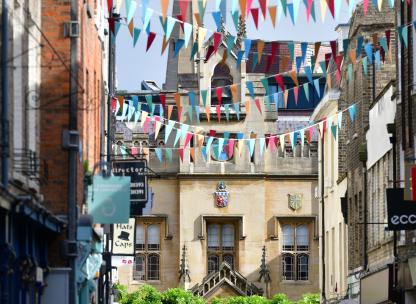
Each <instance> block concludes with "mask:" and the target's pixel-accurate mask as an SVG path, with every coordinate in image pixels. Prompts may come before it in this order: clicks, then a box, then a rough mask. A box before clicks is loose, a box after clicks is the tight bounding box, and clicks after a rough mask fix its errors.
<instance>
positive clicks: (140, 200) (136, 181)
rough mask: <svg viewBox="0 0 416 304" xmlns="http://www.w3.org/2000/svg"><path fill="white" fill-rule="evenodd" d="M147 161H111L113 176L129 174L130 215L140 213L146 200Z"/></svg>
mask: <svg viewBox="0 0 416 304" xmlns="http://www.w3.org/2000/svg"><path fill="white" fill-rule="evenodd" d="M146 168H147V161H146V160H145V159H137V160H117V161H114V162H113V169H112V172H113V174H114V175H115V176H129V177H130V178H131V186H130V204H131V210H130V211H131V213H130V215H131V216H135V215H141V211H142V209H143V207H144V205H145V204H146V202H147V200H148V181H147V176H146Z"/></svg>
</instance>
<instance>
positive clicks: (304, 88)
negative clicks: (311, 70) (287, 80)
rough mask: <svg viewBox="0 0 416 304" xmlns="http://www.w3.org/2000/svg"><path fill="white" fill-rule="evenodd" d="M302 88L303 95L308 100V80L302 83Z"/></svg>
mask: <svg viewBox="0 0 416 304" xmlns="http://www.w3.org/2000/svg"><path fill="white" fill-rule="evenodd" d="M303 90H304V91H305V97H306V99H307V100H308V102H309V83H308V82H306V83H304V84H303Z"/></svg>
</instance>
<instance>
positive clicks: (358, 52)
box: [355, 36, 364, 57]
mask: <svg viewBox="0 0 416 304" xmlns="http://www.w3.org/2000/svg"><path fill="white" fill-rule="evenodd" d="M363 43H364V37H363V36H360V37H358V38H357V48H356V49H355V53H356V57H359V56H360V55H361V49H362V47H363Z"/></svg>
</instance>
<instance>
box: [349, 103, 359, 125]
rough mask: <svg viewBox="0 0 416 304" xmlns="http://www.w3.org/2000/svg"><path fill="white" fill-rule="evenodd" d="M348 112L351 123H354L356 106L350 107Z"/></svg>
mask: <svg viewBox="0 0 416 304" xmlns="http://www.w3.org/2000/svg"><path fill="white" fill-rule="evenodd" d="M348 112H349V114H350V119H351V122H354V120H355V115H356V112H357V105H356V104H353V105H352V106H350V107H349V108H348Z"/></svg>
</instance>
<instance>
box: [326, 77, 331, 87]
mask: <svg viewBox="0 0 416 304" xmlns="http://www.w3.org/2000/svg"><path fill="white" fill-rule="evenodd" d="M326 84H327V85H328V89H332V77H331V75H328V76H327V77H326Z"/></svg>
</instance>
